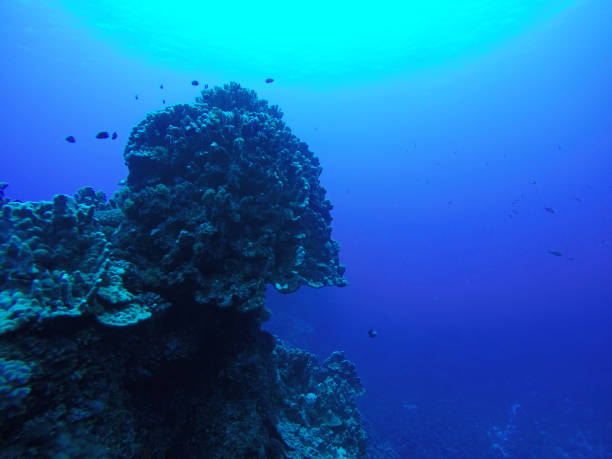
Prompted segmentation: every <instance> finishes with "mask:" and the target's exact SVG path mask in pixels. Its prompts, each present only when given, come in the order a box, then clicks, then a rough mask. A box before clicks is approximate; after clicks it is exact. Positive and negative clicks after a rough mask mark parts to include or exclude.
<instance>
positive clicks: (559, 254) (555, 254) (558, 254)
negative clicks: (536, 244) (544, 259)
mask: <svg viewBox="0 0 612 459" xmlns="http://www.w3.org/2000/svg"><path fill="white" fill-rule="evenodd" d="M548 253H550V254H551V255H554V256H555V257H562V256H563V254H562V253H561V252H559V251H558V250H549V251H548Z"/></svg>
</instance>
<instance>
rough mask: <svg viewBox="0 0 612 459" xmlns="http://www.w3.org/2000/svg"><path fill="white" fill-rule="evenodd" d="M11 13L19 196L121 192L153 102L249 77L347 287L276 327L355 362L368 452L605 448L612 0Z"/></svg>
mask: <svg viewBox="0 0 612 459" xmlns="http://www.w3.org/2000/svg"><path fill="white" fill-rule="evenodd" d="M0 13H1V17H2V18H3V24H4V26H3V28H2V29H1V30H0V37H1V40H2V43H3V44H4V46H3V47H2V62H3V72H2V73H1V74H0V83H1V88H2V90H3V102H4V107H5V110H4V112H3V114H2V123H1V126H2V136H1V137H0V151H1V153H0V154H1V155H2V156H1V158H2V161H1V164H2V167H1V169H0V170H1V174H0V181H4V182H8V183H9V184H10V186H9V188H7V191H6V193H7V195H8V197H10V198H11V199H20V200H40V199H50V198H51V197H52V196H53V195H54V194H56V193H69V194H72V193H74V192H75V191H76V190H77V189H78V188H80V187H82V186H92V187H94V188H96V189H102V190H104V191H106V192H107V193H108V194H110V193H111V192H113V191H115V190H117V189H118V188H119V185H118V182H119V181H120V180H122V179H123V178H124V177H125V175H126V169H125V166H123V160H122V150H123V147H124V146H125V141H126V139H127V136H128V135H129V132H130V130H131V128H132V127H133V126H134V125H136V124H137V123H138V122H139V121H140V120H141V119H142V118H143V117H144V116H145V115H146V113H148V112H151V111H154V110H159V109H161V108H163V107H164V105H166V106H167V105H170V104H174V103H188V102H191V101H193V99H194V97H196V96H197V95H198V94H199V90H200V89H201V87H202V86H203V85H204V84H209V85H210V86H214V85H222V84H223V83H226V82H229V81H237V82H239V83H240V84H242V85H243V86H245V87H248V88H252V89H255V90H256V91H257V93H258V95H259V96H260V97H263V98H265V99H267V100H269V101H270V102H271V103H274V104H278V105H279V106H280V107H281V108H282V109H283V111H284V112H285V121H286V122H287V124H288V125H289V126H290V127H291V129H292V130H293V132H294V133H295V134H296V135H297V136H298V137H300V138H301V139H302V140H303V141H305V142H307V143H308V145H309V146H310V148H311V149H312V151H314V152H315V153H316V154H317V155H318V157H319V158H320V160H321V164H322V167H323V175H322V177H321V182H322V184H323V186H324V187H325V188H326V189H327V191H328V197H329V199H330V200H331V201H332V202H333V204H334V210H333V213H332V215H333V218H334V221H333V223H332V225H333V237H334V238H335V239H336V240H337V241H338V242H339V244H340V247H341V252H340V257H341V261H342V263H343V264H345V265H346V266H347V272H346V277H347V279H348V281H349V286H348V287H345V288H342V289H337V288H325V289H321V290H311V289H307V288H302V289H301V290H300V291H298V292H296V293H293V294H290V295H281V294H279V293H276V292H275V291H272V290H271V291H270V292H269V294H268V307H269V308H270V309H271V311H272V313H273V315H272V319H271V320H270V321H269V322H268V323H267V324H266V325H265V328H266V329H267V330H270V331H271V332H273V333H275V334H277V335H279V336H280V337H281V338H282V339H283V340H285V341H286V342H287V343H288V344H292V345H297V346H299V347H302V348H304V349H307V350H309V351H311V352H314V353H316V354H317V355H319V356H321V357H322V358H323V357H325V356H326V355H327V354H329V352H331V351H333V350H336V349H342V350H344V351H345V352H346V354H347V356H348V357H349V358H350V359H351V360H353V361H354V362H355V363H356V365H357V369H358V373H359V375H360V376H361V378H362V381H363V384H364V386H365V388H366V394H365V395H364V396H363V397H362V399H361V400H360V410H361V413H362V415H363V419H364V423H365V425H366V428H367V431H368V435H369V455H370V456H371V457H375V458H383V457H387V458H396V457H401V458H404V457H417V458H420V457H423V458H444V457H458V458H479V457H483V458H487V457H491V458H496V457H517V458H523V457H525V458H557V457H558V458H599V457H612V358H611V357H610V354H611V351H610V350H611V349H612V332H611V330H612V312H611V307H612V280H611V274H612V213H611V209H612V179H611V174H610V172H611V171H612V159H611V156H610V152H611V151H612V105H611V104H610V101H612V84H611V82H612V34H610V30H612V5H610V4H608V3H606V2H600V1H580V2H579V1H574V2H570V1H557V2H555V1H537V2H525V1H518V0H514V1H511V0H506V1H502V2H483V1H468V2H462V5H461V6H458V5H456V4H454V3H452V2H447V1H438V2H430V3H429V4H418V3H413V4H408V5H407V6H406V5H404V6H403V7H402V8H398V7H397V5H395V4H394V3H393V2H387V3H384V2H383V3H382V4H380V5H368V7H367V8H364V9H360V8H357V7H356V6H355V5H351V4H348V3H345V2H340V3H338V4H337V5H335V6H331V7H325V5H324V4H323V3H322V2H314V3H312V4H310V5H309V6H308V7H307V8H306V7H300V6H299V5H298V6H295V5H286V4H283V3H282V2H269V3H266V4H261V5H253V4H246V3H245V4H244V5H242V4H241V3H240V2H238V4H237V5H235V7H234V8H228V7H226V6H221V5H209V4H201V3H196V2H177V3H176V4H173V5H167V4H166V3H161V2H160V3H155V2H116V1H109V0H107V1H101V2H96V3H95V4H94V3H90V2H75V1H56V2H51V1H48V2H47V1H42V0H41V1H4V2H2V4H1V5H0ZM266 78H273V79H274V82H273V83H266V82H265V80H266ZM194 79H196V80H198V81H199V82H200V86H197V87H196V86H193V85H192V84H191V81H192V80H194ZM160 85H163V89H162V88H160ZM136 96H137V97H136ZM98 131H109V132H114V131H116V132H117V134H118V138H117V139H116V140H114V141H113V140H111V139H106V140H99V139H96V138H95V134H96V133H97V132H98ZM68 135H72V136H74V137H75V139H76V142H75V143H68V142H66V141H65V140H64V139H65V137H66V136H68ZM372 328H373V329H376V330H377V331H378V335H377V337H376V338H370V337H369V336H368V330H369V329H372Z"/></svg>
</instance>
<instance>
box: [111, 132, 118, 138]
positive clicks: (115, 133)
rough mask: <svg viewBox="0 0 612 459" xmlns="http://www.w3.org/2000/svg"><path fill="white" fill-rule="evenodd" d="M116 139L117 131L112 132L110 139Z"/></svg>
mask: <svg viewBox="0 0 612 459" xmlns="http://www.w3.org/2000/svg"><path fill="white" fill-rule="evenodd" d="M116 138H117V131H115V132H113V136H112V137H111V139H112V140H115V139H116Z"/></svg>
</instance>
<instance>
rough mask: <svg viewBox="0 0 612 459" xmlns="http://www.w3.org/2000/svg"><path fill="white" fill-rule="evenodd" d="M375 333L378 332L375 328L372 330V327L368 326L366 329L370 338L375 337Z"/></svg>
mask: <svg viewBox="0 0 612 459" xmlns="http://www.w3.org/2000/svg"><path fill="white" fill-rule="evenodd" d="M377 335H378V332H377V331H376V330H374V329H373V328H370V329H369V330H368V336H369V337H370V338H376V336H377Z"/></svg>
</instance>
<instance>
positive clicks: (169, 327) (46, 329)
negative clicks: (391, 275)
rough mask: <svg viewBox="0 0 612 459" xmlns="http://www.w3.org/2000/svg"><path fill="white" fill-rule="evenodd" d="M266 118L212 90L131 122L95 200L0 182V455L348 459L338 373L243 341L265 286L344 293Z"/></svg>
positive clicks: (306, 184)
mask: <svg viewBox="0 0 612 459" xmlns="http://www.w3.org/2000/svg"><path fill="white" fill-rule="evenodd" d="M281 118H282V113H281V111H280V110H279V108H278V107H276V106H269V105H268V103H267V102H266V101H264V100H261V99H258V98H257V96H256V94H255V93H254V92H253V91H249V90H246V89H244V88H242V87H241V86H240V85H238V84H236V83H230V84H228V85H225V86H224V87H223V88H220V87H217V88H214V89H210V90H208V89H207V90H205V91H203V92H202V95H201V97H200V98H198V99H197V101H196V103H195V104H194V105H175V106H172V107H168V108H166V109H165V110H163V111H160V112H157V113H152V114H149V115H148V116H147V117H146V118H145V120H143V121H142V122H141V123H140V124H139V125H137V126H136V127H135V128H134V129H133V131H132V134H131V136H130V138H129V140H128V143H127V146H126V149H125V153H124V157H125V162H126V164H127V166H128V169H129V175H128V177H127V180H126V183H125V186H124V187H123V188H122V189H121V190H120V191H118V192H117V193H115V195H114V196H113V197H112V198H111V199H110V200H107V199H106V196H105V195H104V193H102V192H99V191H98V192H96V191H94V190H93V189H91V188H83V189H81V190H79V191H78V192H77V193H76V194H75V195H74V196H66V195H57V196H55V198H54V199H53V201H52V202H16V201H10V200H8V199H6V198H5V196H4V189H5V187H6V184H0V416H1V421H0V445H1V449H0V457H9V458H10V457H35V456H45V457H73V456H74V457H122V458H123V457H143V458H144V457H160V458H161V457H205V458H227V457H261V458H264V457H266V458H267V457H270V458H295V459H298V458H307V457H364V455H365V443H366V440H365V434H364V431H363V429H362V427H361V423H360V418H359V413H358V411H357V409H356V406H355V399H356V397H358V396H360V395H361V394H362V393H363V388H362V386H361V383H360V381H359V378H358V377H357V374H356V372H355V368H354V365H353V364H352V363H351V362H350V361H348V360H347V359H346V358H345V356H344V354H343V353H341V352H336V353H333V354H332V356H331V357H330V358H329V359H328V360H327V361H325V362H324V363H323V364H322V365H319V364H318V363H317V361H316V359H315V358H314V356H312V355H310V354H307V353H305V352H303V351H300V350H297V349H289V348H287V347H285V346H284V345H283V344H282V343H281V342H280V341H279V340H278V338H274V337H272V336H271V335H269V334H268V333H266V332H264V331H262V330H261V323H262V322H263V321H264V320H266V319H267V318H268V316H269V312H268V311H267V309H266V308H265V301H264V300H265V289H266V286H267V285H269V284H270V285H272V286H274V288H276V289H277V290H278V291H280V292H283V293H291V292H293V291H295V290H297V289H298V288H299V287H300V286H311V287H317V288H318V287H323V286H344V285H345V284H346V281H345V279H344V277H343V273H344V267H343V266H342V265H341V264H340V262H339V257H338V244H337V243H336V242H335V241H334V240H333V239H332V238H331V216H330V210H331V207H332V206H331V203H330V202H329V201H328V200H327V199H325V189H324V188H322V187H321V185H320V183H319V176H320V174H321V167H320V165H319V161H318V159H317V158H316V156H315V155H314V154H313V153H312V152H311V151H310V150H309V149H308V146H307V145H306V144H305V143H303V142H301V141H300V140H299V139H298V138H297V137H295V136H294V135H293V134H292V133H291V131H290V129H289V128H288V127H287V126H286V125H285V124H284V122H283V121H282V119H281Z"/></svg>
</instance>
